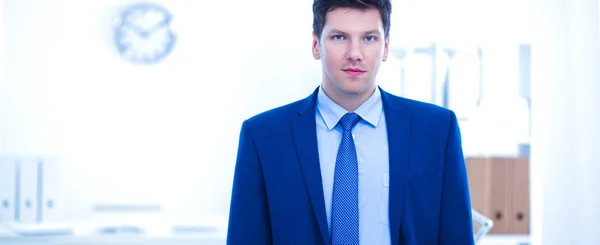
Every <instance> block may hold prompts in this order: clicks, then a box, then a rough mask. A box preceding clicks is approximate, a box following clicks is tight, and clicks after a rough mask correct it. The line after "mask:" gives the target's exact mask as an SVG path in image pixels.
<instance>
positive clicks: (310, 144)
mask: <svg viewBox="0 0 600 245" xmlns="http://www.w3.org/2000/svg"><path fill="white" fill-rule="evenodd" d="M317 91H318V90H315V92H314V93H313V94H312V95H311V96H309V97H308V98H306V99H305V100H304V101H303V103H301V106H300V107H299V110H298V115H297V116H296V117H294V120H293V122H292V129H293V137H294V143H295V145H296V150H297V151H298V157H299V160H300V168H301V170H302V174H303V175H304V183H305V185H306V189H307V190H308V195H309V198H310V201H311V203H312V207H313V210H314V213H315V215H316V219H317V223H318V224H319V230H320V231H321V236H322V238H323V242H324V244H329V242H328V241H329V229H328V227H327V216H326V213H325V200H324V195H323V182H322V179H321V168H320V165H319V154H318V150H319V149H318V145H317V124H316V120H315V108H316V107H315V105H316V99H317Z"/></svg>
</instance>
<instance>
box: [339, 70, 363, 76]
mask: <svg viewBox="0 0 600 245" xmlns="http://www.w3.org/2000/svg"><path fill="white" fill-rule="evenodd" d="M342 71H344V72H345V73H346V74H348V75H350V76H353V77H357V76H360V75H362V74H363V73H365V71H363V70H361V69H356V68H349V69H342Z"/></svg>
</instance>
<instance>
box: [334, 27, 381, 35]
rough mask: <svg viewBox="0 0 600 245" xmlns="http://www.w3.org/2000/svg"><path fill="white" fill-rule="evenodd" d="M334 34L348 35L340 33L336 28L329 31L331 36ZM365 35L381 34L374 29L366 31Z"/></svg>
mask: <svg viewBox="0 0 600 245" xmlns="http://www.w3.org/2000/svg"><path fill="white" fill-rule="evenodd" d="M333 33H336V34H347V33H345V32H343V31H340V30H338V29H335V28H334V29H331V30H330V31H329V34H333ZM364 34H365V35H373V34H375V35H381V32H379V30H377V29H373V30H370V31H366V32H365V33H364Z"/></svg>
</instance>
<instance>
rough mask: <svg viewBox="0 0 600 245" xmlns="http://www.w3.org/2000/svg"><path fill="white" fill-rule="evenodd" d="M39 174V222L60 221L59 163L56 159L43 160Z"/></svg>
mask: <svg viewBox="0 0 600 245" xmlns="http://www.w3.org/2000/svg"><path fill="white" fill-rule="evenodd" d="M38 167H40V169H39V172H40V174H41V177H40V180H39V181H41V185H40V188H41V189H40V190H38V191H40V192H41V195H40V196H41V200H40V203H39V206H40V210H39V216H40V218H39V219H40V220H41V221H43V222H49V221H50V222H54V221H60V219H61V215H62V213H61V212H62V207H63V205H62V202H61V201H60V196H59V190H60V186H59V185H60V177H59V175H60V173H59V170H60V169H59V162H58V159H56V158H44V159H43V160H42V161H41V164H39V165H38Z"/></svg>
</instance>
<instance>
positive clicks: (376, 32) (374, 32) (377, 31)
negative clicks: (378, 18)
mask: <svg viewBox="0 0 600 245" xmlns="http://www.w3.org/2000/svg"><path fill="white" fill-rule="evenodd" d="M365 34H367V35H372V34H376V35H381V32H379V30H377V29H373V30H370V31H367V32H365Z"/></svg>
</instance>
